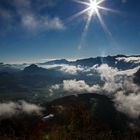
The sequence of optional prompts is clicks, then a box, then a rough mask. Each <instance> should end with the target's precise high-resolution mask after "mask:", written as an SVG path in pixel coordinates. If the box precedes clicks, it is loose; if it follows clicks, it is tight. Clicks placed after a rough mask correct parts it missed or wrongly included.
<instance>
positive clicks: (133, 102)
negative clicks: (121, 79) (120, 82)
mask: <svg viewBox="0 0 140 140" xmlns="http://www.w3.org/2000/svg"><path fill="white" fill-rule="evenodd" d="M124 93H125V91H124V92H123V91H120V92H118V93H117V94H116V95H115V99H114V101H115V103H116V107H117V109H118V110H119V111H121V112H124V113H126V114H127V115H129V116H130V117H132V118H138V117H140V93H138V94H135V93H130V94H129V95H126V94H124Z"/></svg>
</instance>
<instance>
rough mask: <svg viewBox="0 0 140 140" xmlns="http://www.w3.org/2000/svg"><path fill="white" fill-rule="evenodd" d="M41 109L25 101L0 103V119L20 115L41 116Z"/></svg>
mask: <svg viewBox="0 0 140 140" xmlns="http://www.w3.org/2000/svg"><path fill="white" fill-rule="evenodd" d="M42 111H43V108H42V107H40V106H38V105H35V104H31V103H28V102H26V101H20V102H7V103H0V117H4V118H5V117H11V116H15V115H18V114H21V113H25V114H28V115H30V114H33V113H34V114H37V115H41V112H42Z"/></svg>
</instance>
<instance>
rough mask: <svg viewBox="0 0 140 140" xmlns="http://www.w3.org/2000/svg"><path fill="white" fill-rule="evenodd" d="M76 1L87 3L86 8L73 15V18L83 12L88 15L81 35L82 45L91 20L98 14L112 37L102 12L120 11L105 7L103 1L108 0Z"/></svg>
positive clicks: (107, 32)
mask: <svg viewBox="0 0 140 140" xmlns="http://www.w3.org/2000/svg"><path fill="white" fill-rule="evenodd" d="M74 1H75V2H77V3H79V4H82V5H85V6H86V8H85V9H84V10H82V11H80V12H78V13H76V14H75V15H73V16H72V18H75V17H78V16H80V15H83V14H87V16H88V18H87V21H86V25H85V27H84V29H83V33H82V36H81V42H80V46H81V44H82V42H83V41H84V39H85V38H86V35H87V31H88V28H89V25H90V22H91V20H92V17H93V16H97V18H98V20H99V22H100V24H101V27H102V28H103V30H104V32H105V33H106V34H108V35H109V36H110V37H111V38H112V34H111V32H110V31H109V29H108V28H107V26H106V24H105V22H104V20H103V18H102V16H101V13H100V12H102V11H107V12H115V13H119V12H118V11H116V10H113V9H110V8H107V7H104V6H103V4H102V3H104V2H105V1H106V0H74Z"/></svg>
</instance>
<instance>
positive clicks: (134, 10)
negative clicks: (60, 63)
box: [0, 0, 140, 63]
mask: <svg viewBox="0 0 140 140" xmlns="http://www.w3.org/2000/svg"><path fill="white" fill-rule="evenodd" d="M83 1H88V0H83ZM102 6H103V7H108V8H111V9H114V10H117V11H119V12H117V13H115V12H109V11H104V10H99V12H100V14H101V16H102V17H103V20H104V22H105V24H106V26H107V27H108V30H109V31H110V32H111V35H112V36H109V35H108V34H107V33H106V32H104V30H103V28H102V26H101V24H100V22H99V19H98V18H97V15H96V14H95V15H94V16H93V17H92V20H91V22H90V25H89V27H88V30H87V31H86V35H85V36H84V37H82V36H83V31H84V28H85V24H86V22H87V18H88V17H87V16H88V15H87V13H84V14H83V15H81V16H78V17H77V18H74V19H72V18H71V17H72V15H74V14H75V13H78V12H79V11H82V10H84V9H85V5H82V4H79V3H77V2H75V1H74V0H0V61H1V62H6V63H18V62H34V61H43V60H45V59H55V58H58V59H60V58H66V59H77V58H84V57H96V56H100V55H116V54H128V55H130V54H140V16H139V15H140V8H139V6H140V1H139V0H105V1H104V2H103V3H102ZM79 45H81V48H80V49H79V48H78V46H79Z"/></svg>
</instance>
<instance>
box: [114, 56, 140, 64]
mask: <svg viewBox="0 0 140 140" xmlns="http://www.w3.org/2000/svg"><path fill="white" fill-rule="evenodd" d="M116 59H117V60H119V61H124V62H130V63H135V64H137V63H140V57H132V56H129V57H117V58H116Z"/></svg>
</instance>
